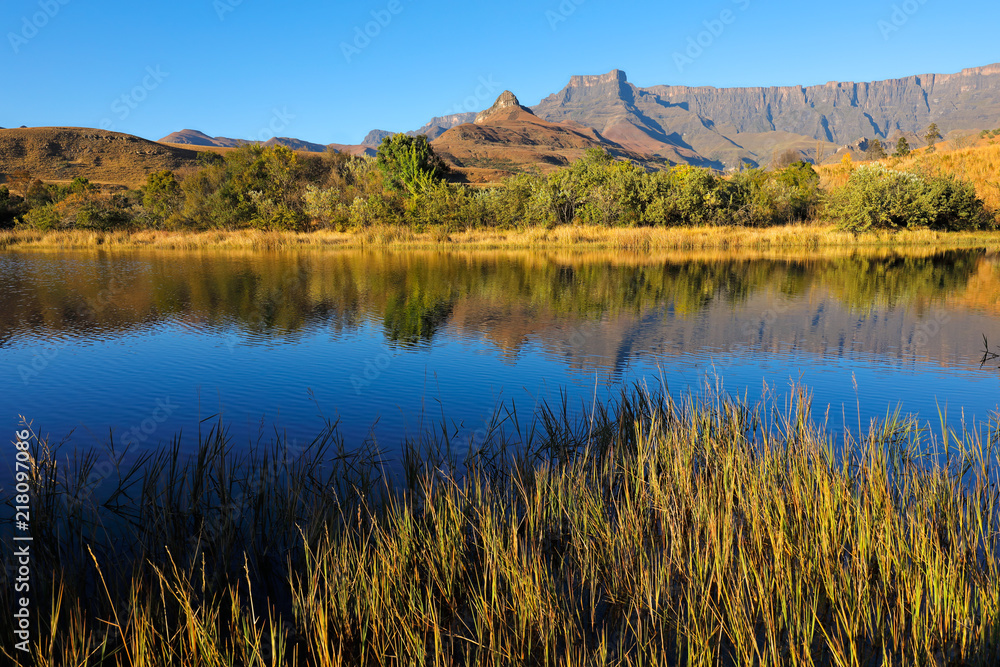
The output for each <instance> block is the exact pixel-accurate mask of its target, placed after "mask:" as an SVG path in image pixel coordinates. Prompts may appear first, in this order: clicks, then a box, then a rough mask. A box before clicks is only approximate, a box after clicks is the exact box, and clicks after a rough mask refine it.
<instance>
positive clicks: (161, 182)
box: [142, 169, 183, 223]
mask: <svg viewBox="0 0 1000 667" xmlns="http://www.w3.org/2000/svg"><path fill="white" fill-rule="evenodd" d="M182 199H183V197H182V195H181V186H180V184H178V183H177V179H176V178H174V172H172V171H170V170H169V169H168V170H164V171H157V172H153V173H152V174H150V175H149V176H148V177H147V178H146V185H144V186H143V188H142V205H143V207H144V208H145V209H146V211H148V212H149V215H150V217H151V218H152V220H153V222H155V223H163V222H164V221H166V220H167V218H169V217H170V216H171V215H172V214H173V213H174V212H175V211H177V209H179V208H180V205H181V201H182Z"/></svg>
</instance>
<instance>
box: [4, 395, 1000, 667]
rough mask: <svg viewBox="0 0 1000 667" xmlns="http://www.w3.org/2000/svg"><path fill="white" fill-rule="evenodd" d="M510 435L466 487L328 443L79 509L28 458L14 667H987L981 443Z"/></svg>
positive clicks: (990, 553)
mask: <svg viewBox="0 0 1000 667" xmlns="http://www.w3.org/2000/svg"><path fill="white" fill-rule="evenodd" d="M508 417H509V415H508ZM536 420H537V421H536V423H535V427H536V428H532V429H530V430H531V431H535V432H536V433H545V436H544V437H540V438H537V439H535V440H534V441H530V442H527V443H525V442H518V441H514V443H511V442H509V441H508V440H507V439H506V438H503V437H494V438H492V439H489V440H488V441H487V445H485V446H484V448H483V449H481V450H478V451H477V452H475V453H474V454H472V455H471V456H470V457H469V458H468V459H467V460H466V461H465V466H464V468H463V467H461V466H459V465H458V463H457V462H456V460H455V458H454V456H453V455H452V454H451V452H452V451H453V450H452V447H453V446H454V447H457V446H460V445H461V443H457V442H455V443H453V442H450V441H441V440H440V438H441V437H444V438H447V437H448V436H447V435H444V436H441V435H439V436H437V439H435V438H434V437H433V436H429V437H427V438H423V439H421V440H420V441H419V443H414V442H411V443H409V444H407V445H406V446H405V447H404V452H403V456H402V464H403V478H404V479H405V483H404V484H403V485H402V488H400V489H398V490H395V489H390V487H389V485H387V484H385V483H384V482H383V481H382V480H380V479H379V474H380V471H381V470H382V466H381V464H380V463H379V461H380V460H381V458H382V457H381V456H380V455H379V454H378V453H377V452H375V451H374V450H361V451H357V452H348V451H344V450H343V448H342V447H341V448H338V447H337V446H336V444H334V443H335V440H333V439H331V437H330V434H329V433H327V434H325V435H323V436H322V437H320V438H318V439H317V440H316V441H314V442H313V443H311V444H310V445H308V446H307V447H305V448H298V449H297V450H296V449H295V447H294V446H293V445H290V444H289V443H287V442H285V443H276V444H275V446H274V449H273V451H271V450H268V449H266V448H265V449H264V450H263V451H261V450H259V449H256V448H254V447H253V446H251V448H250V450H249V452H247V451H244V450H242V449H240V448H236V447H234V446H232V445H231V444H230V443H228V442H227V441H226V439H225V438H224V437H222V436H220V435H219V431H217V430H216V431H213V435H210V436H209V437H208V438H207V439H206V440H204V441H203V442H202V443H201V445H200V447H199V449H198V451H197V452H196V455H195V456H194V457H192V458H191V459H189V460H185V459H184V457H183V456H181V457H180V458H178V453H177V451H176V450H175V449H169V450H167V451H164V452H161V453H158V454H157V453H154V454H151V455H150V458H149V459H147V460H146V461H145V462H143V464H142V465H139V466H138V467H137V468H134V469H133V470H134V471H135V472H133V473H131V474H130V473H129V470H128V469H125V470H120V471H118V473H119V474H120V475H121V476H119V475H118V474H116V475H114V477H113V479H115V480H123V481H120V482H119V485H120V486H119V488H118V489H112V490H111V493H112V496H113V497H114V498H115V499H116V500H115V502H113V503H104V502H102V498H98V497H91V496H90V495H89V493H87V490H88V489H89V488H90V482H88V481H87V479H88V472H89V471H90V470H91V469H92V466H93V463H94V461H96V460H97V459H96V458H94V457H93V456H89V457H88V456H86V455H84V456H82V457H81V456H78V457H75V458H74V457H66V456H65V455H64V454H60V452H58V451H51V450H49V449H48V448H47V446H45V445H44V443H43V444H41V445H37V446H36V447H34V450H33V453H32V455H33V462H34V464H35V471H34V473H33V477H32V487H33V491H34V495H33V502H34V507H33V512H32V521H33V526H34V528H33V530H34V531H35V536H36V539H35V542H34V545H35V548H36V549H37V551H36V552H35V553H34V558H35V561H34V563H35V567H37V568H39V571H41V570H44V571H45V572H46V573H48V572H50V571H51V572H52V573H53V575H52V577H51V578H49V577H48V576H47V577H46V578H45V579H44V582H50V585H49V586H48V587H46V585H45V584H44V583H42V582H39V583H38V585H37V586H36V587H35V588H33V593H34V594H35V595H36V596H42V597H36V598H35V600H36V608H37V613H38V620H39V622H38V626H37V634H36V635H34V636H33V639H32V641H31V643H30V648H31V658H32V661H33V664H37V665H41V666H43V667H48V666H53V667H54V666H56V665H93V666H97V665H115V666H118V665H122V666H125V665H128V666H129V667H167V666H170V665H227V666H232V665H241V666H246V667H266V666H277V665H320V666H333V665H413V664H424V665H442V666H443V665H453V664H467V665H508V664H517V665H566V666H571V665H638V664H648V665H677V664H687V665H715V664H721V665H736V664H738V665H762V666H763V665H768V666H774V667H778V666H783V665H845V666H859V667H860V666H862V665H866V666H867V665H871V666H873V667H874V666H875V665H879V666H881V665H890V664H891V665H914V664H922V665H946V664H949V665H959V664H961V665H983V666H984V667H985V666H987V665H989V666H992V665H996V664H998V660H1000V587H998V586H997V581H1000V496H998V495H997V493H996V485H997V481H996V475H997V470H998V466H1000V460H998V459H997V454H998V452H997V448H996V445H997V443H998V439H1000V429H998V428H997V424H995V423H991V424H989V425H988V426H986V427H985V428H983V429H982V430H981V431H980V430H976V429H973V430H959V431H949V430H948V429H947V425H943V428H942V432H943V433H944V436H943V437H944V438H945V439H946V442H942V441H940V440H935V438H934V437H933V436H931V435H929V434H928V432H927V431H925V430H924V429H922V428H919V427H918V425H917V424H916V422H915V421H914V420H911V419H907V418H901V417H899V416H898V415H893V416H889V417H888V418H887V419H886V420H885V421H883V422H879V423H874V424H872V425H871V427H870V428H869V430H868V431H867V433H865V434H861V433H858V434H856V437H852V436H850V435H848V436H845V437H844V439H843V441H842V442H840V443H839V444H838V445H837V446H835V445H834V443H833V441H832V440H831V439H830V438H829V437H827V436H825V435H824V433H823V432H822V431H821V430H819V429H818V428H816V427H814V426H812V425H811V424H812V421H811V418H810V414H809V409H808V398H807V396H805V395H804V394H803V393H802V392H799V393H798V394H797V396H796V397H795V398H794V399H793V400H792V401H791V402H790V404H789V407H788V408H787V409H785V410H783V411H780V412H779V411H771V410H766V409H763V408H762V407H761V406H759V405H758V406H753V405H748V404H745V403H740V402H727V401H721V400H713V399H707V400H705V401H703V402H691V401H689V402H685V403H683V404H678V403H675V402H674V401H672V400H671V399H670V398H669V397H666V398H657V397H653V396H649V395H648V394H646V393H645V392H638V391H637V392H635V393H633V394H624V395H623V396H622V398H621V400H620V401H618V402H616V403H615V404H614V405H613V406H611V407H610V408H609V409H607V410H605V409H602V408H598V409H597V410H596V411H595V412H594V413H593V414H592V415H589V416H586V417H585V418H583V419H581V420H580V421H579V422H571V421H570V420H568V419H565V418H564V417H562V414H561V413H560V412H559V411H555V412H553V411H551V410H548V409H547V408H543V409H542V410H541V411H540V412H539V413H537V414H536ZM502 421H503V420H494V423H493V427H492V431H491V433H492V435H493V436H498V434H499V431H498V427H497V424H499V423H502ZM329 428H332V427H329ZM447 432H448V429H447V428H446V429H444V433H447ZM527 432H529V431H528V430H522V429H517V428H514V427H511V428H510V429H509V431H508V435H512V434H514V433H527ZM944 451H947V452H948V456H947V458H945V457H944V455H943V452H944ZM57 461H58V463H59V472H60V474H59V476H58V477H57V475H56V462H57ZM87 461H90V464H89V466H88V464H87ZM130 480H133V481H130ZM113 486H114V484H112V487H113ZM107 494H108V491H105V493H104V495H107ZM102 497H103V496H102ZM3 558H4V559H5V560H4V564H5V565H7V567H8V571H13V569H14V565H13V563H12V561H13V558H14V556H12V555H11V553H10V551H6V552H5V553H4V555H3ZM48 568H51V570H50V569H48ZM12 590H13V588H12V586H5V587H3V588H0V602H2V603H4V604H5V605H6V608H7V609H12V608H14V605H13V601H12V600H11V599H10V598H11V596H12V595H13V593H12ZM43 594H44V595H43ZM12 630H13V628H12V618H11V615H10V614H6V615H4V616H3V617H2V618H0V636H2V637H3V639H4V641H3V644H2V645H0V652H4V653H5V654H6V655H7V656H8V657H9V658H11V659H16V658H17V657H18V656H17V654H16V652H14V650H13V649H12V646H13V641H12V640H11V637H12Z"/></svg>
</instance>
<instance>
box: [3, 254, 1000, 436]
mask: <svg viewBox="0 0 1000 667" xmlns="http://www.w3.org/2000/svg"><path fill="white" fill-rule="evenodd" d="M0 313H2V319H0V372H2V373H3V377H4V378H5V382H4V383H3V384H2V386H0V406H2V407H3V411H2V415H0V426H3V427H4V428H5V429H6V431H7V432H9V433H11V435H12V434H13V432H14V430H15V428H16V427H17V423H18V417H19V415H24V416H25V417H27V418H29V419H31V420H33V421H34V424H35V427H36V428H37V429H39V430H40V431H41V432H43V433H45V434H48V435H49V436H50V437H51V438H52V439H54V440H57V441H58V440H62V439H64V438H67V437H71V440H70V442H72V443H74V444H78V445H81V446H87V445H97V444H102V443H106V442H107V441H108V439H109V437H114V439H115V441H116V442H118V443H122V442H126V443H127V442H131V443H133V444H135V445H136V446H149V445H152V444H155V443H165V442H167V441H169V440H170V438H171V437H173V436H175V435H176V434H178V433H181V434H182V441H183V442H184V443H190V442H192V441H193V439H194V438H195V437H196V435H197V433H198V430H199V428H202V429H206V428H207V425H208V424H210V423H212V422H214V420H215V419H217V418H218V416H219V415H221V416H222V417H223V419H224V421H225V423H226V424H228V426H229V428H230V433H231V435H232V437H233V439H234V442H235V443H248V442H251V441H257V440H260V439H264V440H270V439H272V437H273V435H274V433H275V432H276V431H277V432H280V433H283V434H285V435H287V437H288V438H289V439H291V440H301V441H306V440H309V439H311V438H312V437H313V436H314V435H315V434H316V433H317V432H318V431H319V429H320V428H321V426H322V424H323V422H324V419H335V420H339V426H338V429H339V432H340V433H341V434H342V435H343V436H344V438H345V441H346V443H347V444H348V445H349V446H350V445H351V444H354V443H360V442H362V441H364V440H365V439H375V440H377V441H378V442H379V444H380V445H382V446H383V447H386V448H387V449H390V450H391V449H392V448H393V447H394V446H395V445H396V444H397V443H398V442H399V440H400V439H401V438H402V437H403V436H405V435H410V436H414V435H416V434H418V433H420V432H422V431H424V430H426V429H427V428H431V427H436V428H441V425H442V423H443V424H445V425H446V426H447V428H448V429H449V430H450V431H453V432H459V433H462V434H465V435H463V437H466V436H469V437H471V436H472V434H474V432H475V431H476V430H477V429H482V428H483V427H484V426H485V425H486V423H487V422H488V421H489V418H490V416H491V415H492V414H493V412H494V411H495V410H496V409H497V407H498V406H499V405H507V406H510V405H516V406H517V410H518V412H519V413H520V414H522V415H524V414H529V413H530V412H531V411H532V410H533V409H534V408H535V407H536V406H537V405H538V404H539V403H540V402H542V401H548V402H550V403H558V402H559V401H560V400H562V397H565V398H566V400H568V402H569V405H570V407H571V408H572V409H574V410H579V409H580V408H581V406H583V405H585V404H590V403H592V402H593V401H594V400H595V397H596V400H602V399H604V398H606V397H607V396H608V395H609V393H617V392H618V391H619V388H620V387H621V386H622V385H623V384H627V383H630V382H636V381H639V382H645V383H647V384H648V385H649V386H651V387H658V386H663V385H665V386H667V387H668V388H669V389H670V391H672V392H673V393H675V394H681V393H685V392H699V391H701V390H702V389H703V388H704V387H705V384H706V379H708V381H709V382H710V383H712V384H718V383H721V385H722V387H723V390H724V391H727V392H729V393H733V394H740V395H746V396H748V397H749V398H750V399H757V398H760V397H761V395H762V392H763V391H764V388H765V387H767V388H768V391H770V392H771V394H772V395H775V396H778V397H779V398H780V397H781V396H783V395H784V394H786V393H787V392H788V390H789V387H790V383H792V382H795V383H801V384H803V385H805V386H807V387H809V388H810V389H811V390H812V392H813V397H814V406H815V407H816V411H817V412H820V413H822V412H823V410H824V409H825V408H826V407H827V406H829V407H830V423H831V426H832V427H833V428H835V429H836V428H840V427H842V426H843V424H844V422H846V423H847V424H848V425H854V426H855V427H856V425H857V424H858V423H859V422H861V423H862V424H864V425H867V423H868V421H869V420H870V419H872V418H877V417H884V416H885V415H886V413H887V411H889V410H892V409H894V408H895V407H896V406H897V405H898V404H901V405H902V408H903V411H904V412H912V413H919V415H920V417H921V419H923V420H925V421H931V422H933V423H935V424H936V423H937V421H938V409H939V408H940V409H941V410H945V409H946V410H947V412H948V414H949V418H950V419H952V420H953V421H955V422H957V421H958V419H959V418H960V417H961V415H962V414H963V413H964V415H965V416H966V419H967V420H972V419H986V418H988V417H989V416H990V414H991V412H993V411H995V410H996V409H997V405H998V398H1000V392H998V388H1000V371H997V370H996V369H986V370H984V369H981V368H980V363H979V362H980V358H981V357H982V336H983V334H987V335H991V336H992V337H993V338H996V339H998V341H1000V257H997V256H996V255H991V254H987V253H985V252H981V251H961V252H958V251H951V252H940V253H936V252H933V251H929V250H920V251H916V252H911V253H898V252H878V253H870V252H869V253H865V252H857V251H850V250H844V251H834V252H825V253H822V254H817V253H798V254H793V255H782V254H768V255H760V254H758V255H755V256H748V255H740V254H735V253H700V254H691V253H688V254H683V253H670V254H656V253H653V254H640V255H627V254H623V253H589V254H588V253H571V252H565V253H558V252H555V253H554V252H433V251H407V252H374V251H326V252H318V251H317V252H300V253H233V252H219V251H210V252H209V251H204V252H180V251H170V252H157V251H135V252H95V251H87V252H4V253H0ZM206 420H207V421H206ZM203 422H204V423H203ZM4 425H5V426H4Z"/></svg>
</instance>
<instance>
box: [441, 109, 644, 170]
mask: <svg viewBox="0 0 1000 667" xmlns="http://www.w3.org/2000/svg"><path fill="white" fill-rule="evenodd" d="M474 121H475V122H474V123H464V124H461V125H457V126H455V127H452V128H450V129H448V130H446V131H445V132H444V133H443V134H441V135H440V136H439V137H438V138H437V139H434V141H433V142H431V144H432V145H433V147H434V150H435V152H436V153H438V155H440V156H441V157H442V158H444V159H445V160H447V161H448V162H450V163H451V164H452V165H454V167H455V168H456V169H457V170H458V171H460V172H462V173H464V174H465V176H466V178H468V179H469V180H470V181H473V182H484V181H495V180H496V179H497V178H499V177H503V176H506V175H510V174H513V173H517V172H522V171H530V170H538V171H541V172H542V173H545V172H549V171H552V170H554V169H557V168H559V167H562V166H565V165H568V164H569V163H571V162H573V161H574V160H577V159H579V158H580V157H582V156H583V155H584V153H585V152H586V151H587V150H588V149H591V148H601V149H604V150H606V151H608V152H609V153H611V154H612V155H615V156H616V157H624V158H629V159H632V160H634V161H636V162H639V163H643V164H646V163H648V162H649V161H648V156H646V155H640V154H637V153H634V152H632V151H629V150H627V149H625V148H623V147H622V146H621V145H619V144H617V143H615V142H613V141H609V140H607V139H606V138H605V137H603V136H601V134H600V133H599V132H598V131H596V130H595V129H593V128H591V127H586V126H584V125H581V124H580V123H576V122H573V121H569V122H561V123H554V122H551V121H547V120H544V119H542V118H539V117H538V116H536V115H535V114H534V113H533V112H532V111H531V109H528V108H527V107H524V106H522V105H521V104H520V102H518V100H517V97H515V96H514V94H513V93H511V92H510V91H504V92H503V94H501V95H500V97H499V98H497V101H496V103H495V104H494V105H493V106H492V107H490V108H489V109H487V110H486V111H483V112H482V113H480V114H478V115H477V116H476V117H475V119H474ZM657 166H663V164H662V163H660V164H658V165H657Z"/></svg>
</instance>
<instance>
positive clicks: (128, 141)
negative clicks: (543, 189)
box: [0, 64, 1000, 185]
mask: <svg viewBox="0 0 1000 667" xmlns="http://www.w3.org/2000/svg"><path fill="white" fill-rule="evenodd" d="M931 123H936V124H937V125H938V127H939V129H940V131H941V133H942V134H944V135H946V136H947V135H948V134H949V133H951V134H952V136H953V137H956V138H957V137H959V136H961V135H963V134H970V133H974V132H978V131H979V130H984V129H995V128H1000V64H996V65H987V66H984V67H975V68H970V69H965V70H962V71H961V72H958V73H956V74H921V75H915V76H909V77H906V78H902V79H889V80H884V81H875V82H868V83H854V82H836V81H831V82H829V83H826V84H823V85H816V86H784V87H766V88H765V87H747V88H714V87H710V86H700V87H690V86H671V85H660V86H652V87H648V88H641V87H638V86H636V85H634V84H632V83H630V82H629V81H628V77H627V76H626V75H625V73H624V72H623V71H621V70H612V71H611V72H608V73H607V74H602V75H596V76H574V77H572V78H571V79H570V81H569V83H567V84H566V86H565V87H563V89H562V90H560V91H559V92H557V93H554V94H552V95H549V96H547V97H545V98H544V99H542V100H541V101H540V102H539V103H538V104H536V105H534V106H532V107H526V106H524V105H522V104H521V103H520V102H519V101H518V100H517V97H516V96H515V95H514V94H513V93H511V92H509V91H505V92H504V94H503V95H501V96H500V98H499V99H498V100H497V103H496V104H495V105H494V106H493V107H491V109H488V110H486V111H485V112H482V113H459V114H453V115H448V116H441V117H436V118H432V119H431V120H430V121H428V122H427V123H425V124H424V125H423V126H421V127H420V128H418V129H416V130H412V131H409V132H406V134H409V135H411V136H416V135H424V136H426V137H427V138H428V139H429V140H430V141H432V143H433V145H434V147H435V149H436V150H437V151H438V152H439V153H440V154H441V155H442V156H443V157H444V158H445V159H447V160H448V161H449V162H451V163H452V165H453V166H454V167H455V168H456V171H458V172H460V173H461V174H463V175H464V176H465V177H466V178H467V179H468V180H469V181H474V182H475V181H487V182H491V181H496V180H498V179H501V178H503V177H504V176H507V175H510V174H513V173H518V172H523V171H540V172H543V173H544V172H547V171H551V170H552V169H556V168H558V167H560V166H563V165H566V164H569V163H570V162H571V161H573V160H575V159H577V158H578V157H579V156H581V155H582V154H583V153H584V152H585V151H586V150H587V149H589V148H595V147H597V148H602V149H604V150H607V151H608V152H610V153H612V154H613V155H615V156H617V157H621V158H628V159H631V160H633V161H636V162H638V163H640V164H643V165H645V166H646V167H647V168H657V167H661V166H664V165H667V164H677V163H683V164H692V165H698V166H705V167H711V168H714V169H718V170H726V169H733V168H736V167H737V166H739V165H740V164H749V165H751V166H766V165H768V164H770V163H771V162H772V160H773V159H774V158H775V157H776V156H778V155H782V154H785V153H787V152H788V151H793V152H794V154H795V155H796V156H798V157H800V158H802V159H807V160H811V161H813V162H828V161H831V160H836V159H839V157H840V155H841V154H843V153H844V152H850V153H854V154H857V153H859V152H863V150H864V147H865V146H866V145H867V142H868V141H869V140H871V139H876V138H877V139H880V140H882V141H883V142H888V143H889V144H894V143H895V141H896V139H897V138H898V137H906V138H907V140H908V141H909V142H910V144H911V145H917V146H919V145H922V144H923V141H922V139H921V137H922V135H923V134H924V133H925V131H926V128H927V127H928V126H929V125H930V124H931ZM392 134H393V132H389V131H386V130H372V131H371V132H370V133H369V134H368V135H367V136H366V137H365V139H364V141H363V142H362V143H361V144H357V145H345V144H320V143H315V142H309V141H304V140H301V139H296V138H290V137H275V138H272V139H270V140H268V141H266V142H264V143H265V145H282V146H287V147H288V148H291V149H293V150H296V151H306V152H322V151H326V150H331V149H332V150H335V151H338V152H346V153H350V154H353V155H368V156H373V155H375V154H376V150H377V148H378V146H379V144H380V143H381V141H382V140H383V139H384V138H385V137H387V136H391V135H392ZM246 143H251V140H246V139H233V138H229V137H212V136H209V135H207V134H205V133H203V132H199V131H197V130H192V129H185V130H181V131H179V132H174V133H172V134H169V135H167V136H166V137H163V138H162V139H160V141H159V142H158V143H156V142H149V141H147V140H145V139H140V138H138V137H132V136H131V135H124V134H120V133H113V132H105V131H103V130H94V129H89V128H23V127H22V128H20V129H16V130H12V129H6V130H5V129H0V175H2V174H7V173H12V171H13V170H17V169H23V168H26V167H27V168H29V170H30V171H32V173H34V174H36V175H38V176H40V177H43V178H50V179H56V180H67V179H71V178H73V177H74V176H77V175H87V176H88V177H89V178H91V179H92V180H95V181H100V182H108V183H121V184H128V185H134V184H135V183H137V182H142V181H143V180H144V178H145V176H144V173H143V172H144V170H145V169H146V168H147V167H148V168H149V169H163V168H173V169H176V168H182V167H187V166H191V167H195V166H197V164H198V163H199V162H198V158H197V152H198V151H205V150H209V151H225V150H229V149H232V148H233V147H236V146H240V145H243V144H246ZM116 162H121V164H120V165H117V166H116V165H115V164H114V163H116Z"/></svg>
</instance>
